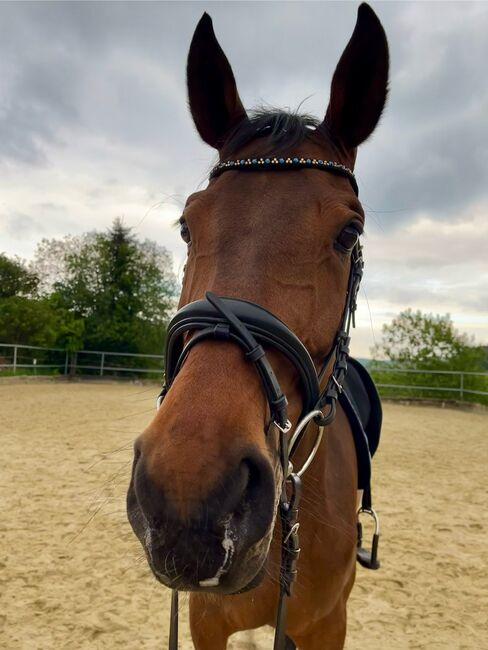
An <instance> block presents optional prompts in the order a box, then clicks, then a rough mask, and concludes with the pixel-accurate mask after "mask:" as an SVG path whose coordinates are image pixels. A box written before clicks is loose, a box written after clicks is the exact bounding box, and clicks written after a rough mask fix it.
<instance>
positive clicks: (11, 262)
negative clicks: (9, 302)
mask: <svg viewBox="0 0 488 650" xmlns="http://www.w3.org/2000/svg"><path fill="white" fill-rule="evenodd" d="M38 284H39V278H38V276H37V275H36V274H35V273H33V272H32V271H29V270H28V269H27V268H26V266H25V264H24V263H23V262H22V261H21V260H20V259H18V258H17V259H11V258H9V257H7V255H5V254H4V253H0V299H1V298H11V297H12V296H32V295H34V294H35V293H36V291H37V286H38Z"/></svg>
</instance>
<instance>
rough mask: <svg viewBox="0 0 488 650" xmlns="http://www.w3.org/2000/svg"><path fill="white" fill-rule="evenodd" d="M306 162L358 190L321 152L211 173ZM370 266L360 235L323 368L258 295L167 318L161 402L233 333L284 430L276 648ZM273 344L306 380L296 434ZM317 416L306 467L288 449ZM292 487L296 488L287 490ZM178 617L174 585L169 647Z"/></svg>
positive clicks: (199, 304) (208, 301)
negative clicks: (310, 475)
mask: <svg viewBox="0 0 488 650" xmlns="http://www.w3.org/2000/svg"><path fill="white" fill-rule="evenodd" d="M300 169H317V170H321V171H327V172H329V173H333V174H336V175H340V176H343V177H345V178H347V179H348V180H349V182H350V183H351V185H352V188H353V190H354V192H355V194H356V195H358V186H357V183H356V179H355V177H354V174H353V173H352V171H351V170H350V169H348V168H347V167H345V166H344V165H342V164H340V163H337V162H333V161H324V160H318V159H315V158H303V157H300V158H298V157H291V158H290V157H287V158H277V157H269V158H246V159H241V160H227V161H224V162H221V163H219V164H218V165H216V166H215V167H214V168H213V170H212V171H211V173H210V178H211V179H212V178H216V177H218V176H220V175H221V174H223V173H224V172H226V171H249V172H254V171H291V170H300ZM363 266H364V264H363V258H362V250H361V245H360V244H359V242H358V243H357V244H356V245H355V247H354V248H353V250H352V253H351V268H350V271H349V280H348V287H347V294H346V300H345V306H344V311H343V314H342V318H341V323H340V326H339V329H338V331H337V333H336V336H335V339H334V343H333V345H332V347H331V349H330V351H329V353H328V354H327V356H326V357H325V359H324V360H323V363H322V365H321V368H320V370H319V372H317V371H316V369H315V366H314V363H313V361H312V359H311V357H310V354H309V353H308V350H307V349H306V347H305V346H304V344H303V343H302V342H301V341H300V339H299V338H298V337H297V336H296V335H295V334H294V333H293V332H292V331H291V330H290V329H289V328H288V327H287V326H286V325H285V323H284V322H283V321H282V320H280V319H279V318H277V317H276V316H275V315H274V314H272V313H271V312H269V311H268V310H267V309H265V308H264V307H261V306H260V305H258V304H256V303H254V302H250V301H247V300H240V299H238V298H226V297H220V296H217V295H216V294H214V293H211V292H207V293H206V294H205V298H204V299H203V300H197V301H195V302H192V303H189V304H187V305H185V306H184V307H182V308H181V309H179V310H178V312H177V313H176V315H175V316H174V318H173V319H172V320H171V322H170V323H169V326H168V334H167V342H166V355H165V363H166V372H165V383H164V386H163V389H162V390H161V393H160V394H159V397H158V408H159V406H160V405H161V402H162V400H163V399H164V397H165V395H166V393H167V392H168V390H169V389H170V388H171V385H172V383H173V381H174V379H175V377H176V376H177V374H178V372H179V371H180V370H181V368H182V366H183V364H184V362H185V360H186V358H187V357H188V355H189V353H190V352H191V350H192V349H193V348H194V347H195V345H197V344H198V343H200V342H201V341H206V340H217V341H230V342H233V343H235V344H236V345H238V346H239V347H240V348H242V350H243V353H244V356H245V358H246V359H247V360H248V361H249V362H251V363H253V364H254V366H255V368H256V371H257V373H258V376H259V378H260V380H261V383H262V386H263V390H264V393H265V395H266V399H267V402H268V406H269V414H270V418H269V424H268V426H267V428H266V429H267V432H269V431H270V430H272V428H273V427H276V428H277V429H278V430H279V433H280V462H281V467H282V472H283V482H282V490H281V496H280V505H279V514H280V519H281V526H282V558H281V572H280V596H279V603H278V616H277V622H276V633H275V641H274V650H283V649H284V648H285V643H286V637H285V625H286V598H285V596H290V595H291V593H292V585H293V582H294V581H295V579H296V574H297V570H296V563H297V560H298V555H299V553H300V548H299V541H298V526H299V524H298V504H299V500H300V493H301V480H300V477H301V475H302V474H303V472H304V471H305V470H306V469H307V467H308V466H309V464H310V463H311V461H312V459H313V457H314V456H315V453H316V452H317V450H318V447H319V444H320V440H321V438H322V432H323V428H324V427H325V426H327V425H329V424H330V423H331V422H332V421H333V419H334V417H335V414H336V405H337V400H338V397H339V394H340V392H341V391H342V382H343V380H344V377H345V376H346V372H347V357H348V354H349V341H350V337H349V332H350V328H351V326H353V327H354V326H355V320H354V315H355V311H356V299H357V294H358V291H359V285H360V282H361V278H362V275H363ZM188 333H190V334H191V338H189V340H188V341H187V342H186V343H185V335H186V334H188ZM267 349H274V350H277V351H278V352H280V353H281V354H282V355H284V356H285V357H286V358H287V359H288V361H289V362H290V363H291V364H292V365H293V366H294V368H295V370H296V372H297V374H298V377H299V380H300V392H301V396H302V412H301V416H300V419H299V422H298V424H297V426H296V428H295V431H294V432H293V435H292V436H291V439H290V440H288V436H287V434H288V433H289V431H290V430H291V429H292V424H291V422H290V420H289V419H288V408H287V406H288V402H287V399H286V396H285V395H284V393H283V391H282V390H281V387H280V384H279V382H278V379H277V377H276V375H275V373H274V371H273V368H272V366H271V364H270V362H269V360H268V358H267V356H266V350H267ZM332 359H334V363H333V367H332V372H331V374H330V376H329V378H328V380H327V382H326V384H325V387H324V388H323V390H321V389H320V384H321V382H322V379H323V378H324V376H325V373H326V371H327V368H328V366H329V362H330V361H331V360H332ZM311 421H313V422H314V423H315V424H316V425H317V426H318V434H317V437H316V440H315V444H314V445H313V448H312V450H311V452H310V454H309V456H308V458H307V460H306V461H305V463H304V464H303V465H302V467H301V468H300V469H299V470H295V469H294V468H293V465H292V463H291V462H290V460H289V456H290V454H291V453H292V451H293V449H294V448H295V447H296V445H297V444H298V443H299V441H300V439H301V436H302V434H303V433H304V431H305V430H306V428H307V426H308V424H309V423H310V422H311ZM287 487H288V490H287ZM288 492H289V493H290V496H288ZM177 621H178V594H177V592H176V591H173V596H172V600H171V626H170V639H169V650H177V647H178V627H177V625H178V623H177Z"/></svg>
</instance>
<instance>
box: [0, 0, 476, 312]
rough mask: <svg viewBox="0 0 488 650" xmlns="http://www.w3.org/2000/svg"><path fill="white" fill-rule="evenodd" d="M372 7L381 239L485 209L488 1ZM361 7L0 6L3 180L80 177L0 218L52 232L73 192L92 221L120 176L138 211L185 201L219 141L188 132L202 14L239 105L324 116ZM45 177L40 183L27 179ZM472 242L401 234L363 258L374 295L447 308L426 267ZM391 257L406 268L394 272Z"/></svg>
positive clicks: (469, 300)
mask: <svg viewBox="0 0 488 650" xmlns="http://www.w3.org/2000/svg"><path fill="white" fill-rule="evenodd" d="M373 6H374V8H375V9H376V11H377V13H378V15H379V16H380V18H381V20H382V22H383V24H384V26H385V29H386V31H387V34H388V37H389V41H390V47H391V62H392V79H391V92H390V99H389V103H388V106H387V109H386V111H385V115H384V117H383V119H382V122H381V124H380V127H379V128H378V130H377V132H376V133H375V134H374V136H373V137H372V139H371V142H368V143H366V145H365V146H364V147H362V150H361V151H360V152H359V157H358V165H357V173H358V178H359V181H360V186H361V197H362V199H363V201H364V203H365V208H366V212H367V216H368V221H369V226H368V229H369V231H370V233H371V235H370V236H371V239H372V240H373V239H374V238H375V236H377V235H378V233H380V234H384V239H381V237H379V238H380V239H381V241H382V245H384V247H385V248H387V247H388V245H389V239H388V238H389V237H390V244H391V238H392V237H393V234H394V233H393V232H392V231H394V230H397V231H399V232H402V231H403V230H404V229H406V227H407V226H408V225H409V224H411V223H412V222H413V221H414V219H416V218H417V217H418V215H419V214H426V215H427V216H429V217H430V219H432V220H437V221H438V222H439V223H442V222H443V221H445V222H450V223H454V222H455V221H456V220H457V219H458V218H459V215H460V214H462V215H463V217H462V218H463V219H464V218H466V215H467V214H469V209H470V206H471V205H482V204H485V205H488V190H487V188H486V179H487V178H488V156H487V153H486V152H487V151H488V129H487V126H486V115H487V114H488V84H487V80H486V63H485V62H486V61H487V60H488V40H487V39H486V33H487V32H488V4H483V3H478V4H475V3H459V4H456V3H379V2H378V3H373ZM356 9H357V6H356V5H355V4H354V3H343V2H338V3H333V2H332V3H319V2H311V3H306V2H297V3H294V2H282V3H278V2H272V3H267V2H258V3H251V2H232V3H231V2H226V3H225V2H209V3H205V4H202V3H200V2H184V3H182V2H161V3H153V2H150V3H145V2H138V3H82V2H74V3H0V163H1V161H2V160H3V161H4V162H7V166H8V169H9V176H8V178H9V181H8V182H9V183H12V184H13V183H16V184H17V186H18V187H19V188H20V191H19V192H18V193H17V194H16V196H18V195H21V191H22V188H23V186H24V185H26V186H29V181H30V178H31V177H30V176H29V174H30V173H32V174H35V172H36V167H39V166H42V167H43V173H45V172H46V170H52V171H53V176H52V180H51V181H50V180H49V177H48V176H46V177H45V178H46V183H49V182H51V183H53V184H55V183H56V182H58V177H57V176H56V172H59V170H62V171H63V172H64V174H65V175H66V174H68V175H69V174H71V175H72V176H73V177H74V176H77V177H78V176H79V177H83V179H84V180H83V182H80V185H79V186H78V187H77V189H76V190H75V189H73V191H72V193H71V194H70V187H69V186H67V187H63V188H62V189H63V198H59V201H60V205H59V206H57V208H58V209H56V206H54V205H52V206H51V207H50V208H49V209H48V207H45V209H44V211H42V209H41V208H38V205H39V204H40V203H43V202H44V203H47V202H48V201H47V200H46V201H44V199H43V198H42V197H40V198H35V197H33V196H31V201H30V203H29V205H31V206H32V208H31V209H32V210H35V211H37V210H39V212H38V213H36V214H34V213H33V215H32V216H31V217H30V216H29V215H27V214H26V209H25V206H21V205H18V206H15V209H13V208H11V210H12V211H11V212H10V213H9V214H7V215H6V219H5V222H6V223H7V224H8V225H7V226H6V227H7V228H9V229H10V228H11V225H10V224H12V223H18V224H19V225H21V226H22V228H23V231H24V233H25V234H24V237H25V238H27V237H31V238H32V239H36V238H38V236H39V227H40V226H39V223H40V221H39V214H41V213H42V214H43V218H42V224H43V225H42V227H43V228H45V229H46V233H47V235H48V236H49V233H53V234H54V233H56V234H57V233H58V232H60V229H61V225H62V223H63V220H62V211H63V209H65V210H66V211H69V208H68V207H67V206H69V205H73V203H72V202H71V203H70V200H69V197H76V199H78V198H79V199H80V202H81V203H82V204H81V205H80V206H79V215H87V216H86V218H87V219H88V218H90V219H91V221H90V223H91V224H92V223H95V221H94V219H93V214H94V212H95V208H96V206H97V204H98V203H99V202H100V201H102V200H103V201H104V202H105V203H104V204H107V203H108V198H107V197H110V194H111V193H112V194H113V197H114V204H115V203H116V199H117V197H120V196H125V195H124V194H123V192H122V191H121V188H127V187H129V186H130V187H133V186H137V187H138V188H141V187H144V188H147V192H146V195H144V193H143V192H140V193H139V194H138V195H137V196H140V197H142V198H141V199H140V200H141V209H140V212H141V218H142V217H143V215H144V214H145V212H146V210H148V209H149V208H151V206H152V205H153V204H156V203H158V201H162V200H164V199H165V197H167V196H173V195H176V194H177V195H178V197H181V198H183V197H184V196H185V195H188V194H189V193H190V192H192V191H194V190H195V189H196V188H197V187H199V186H200V187H201V186H202V185H203V184H204V183H205V181H206V172H207V170H208V169H209V166H210V162H211V160H212V159H213V157H214V154H215V152H213V151H212V150H211V149H209V148H208V147H207V146H206V145H204V144H203V143H201V142H200V140H199V138H198V136H197V134H196V132H195V129H194V127H193V125H192V122H191V118H190V116H189V113H188V110H187V106H186V89H185V62H186V54H187V50H188V46H189V43H190V40H191V36H192V33H193V30H194V28H195V25H196V23H197V21H198V19H199V18H200V16H201V14H202V13H203V11H204V10H207V11H208V12H209V13H210V14H211V15H212V16H213V18H214V26H215V30H216V33H217V36H218V38H219V40H220V42H221V44H222V46H223V48H224V50H225V51H226V53H227V55H228V57H229V60H230V62H231V64H232V66H233V69H234V72H235V74H236V78H237V81H238V85H239V90H240V93H241V96H242V97H243V100H244V102H245V103H246V105H247V106H252V105H254V104H256V103H260V102H261V101H263V100H264V101H265V102H269V103H270V104H278V105H280V104H281V105H287V106H291V107H296V106H297V105H298V104H299V103H300V102H301V101H302V100H303V99H304V98H305V97H308V96H310V98H309V99H308V100H307V101H306V103H305V105H304V110H307V111H310V112H312V113H315V114H316V115H318V116H322V115H323V114H324V112H325V109H326V106H327V102H328V95H329V84H330V79H331V75H332V73H333V70H334V67H335V65H336V63H337V61H338V59H339V56H340V54H341V52H342V50H343V49H344V47H345V45H346V43H347V40H348V39H349V36H350V34H351V33H352V29H353V27H354V22H355V16H356ZM12 161H14V162H15V165H14V167H15V166H16V168H18V169H17V172H16V173H17V175H15V173H14V171H12V166H11V162H12ZM4 178H5V176H3V177H2V179H1V180H0V183H3V182H5V181H4ZM43 178H44V177H43ZM85 181H86V182H85ZM39 185H40V182H39V180H38V179H37V178H36V180H35V182H33V183H32V186H33V187H34V188H38V187H39ZM81 186H82V187H83V188H85V189H84V190H81V189H80V187H81ZM73 187H74V186H73ZM0 191H1V189H0ZM35 191H39V189H33V192H35ZM83 191H84V192H85V194H83V193H82V192H83ZM144 202H145V203H144ZM61 204H62V205H61ZM65 206H66V207H65ZM18 213H21V215H23V216H20V217H19V214H18ZM112 216H114V215H112V214H110V215H107V220H110V219H111V218H112ZM83 218H84V217H83ZM17 219H18V221H16V220H17ZM29 219H31V220H30V221H29ZM80 220H82V217H81V216H80V217H79V218H78V221H80ZM155 222H156V220H155ZM78 225H79V224H78ZM105 225H106V224H105V223H103V224H102V223H101V227H104V226H105ZM70 227H71V222H70V221H69V216H67V217H66V221H65V228H66V230H68V229H69V228H70ZM79 227H82V226H81V225H79ZM4 229H5V226H4ZM383 231H386V234H385V233H384V232H383ZM4 232H5V230H4ZM43 234H44V233H43ZM51 236H53V235H51ZM469 245H470V244H469V242H468V241H467V240H466V241H465V240H461V241H460V243H459V245H457V248H456V244H455V242H454V243H453V242H451V244H450V246H451V248H450V249H449V251H447V252H446V250H445V249H443V250H442V251H441V250H436V241H435V239H433V240H432V246H431V248H430V250H427V249H426V248H425V247H422V246H420V245H416V244H415V240H414V238H411V239H409V241H408V245H407V246H406V247H405V248H402V247H401V246H398V245H397V247H396V248H392V250H394V251H395V254H396V257H395V256H393V258H392V257H390V258H388V257H387V256H383V257H382V258H381V260H379V261H377V262H376V261H374V260H372V262H371V264H368V267H367V275H366V279H367V282H369V281H368V278H370V282H369V285H370V290H372V291H373V293H374V295H375V296H378V297H380V296H381V295H383V296H388V299H389V300H390V299H391V300H392V301H394V300H396V302H395V303H394V304H398V305H399V306H401V304H402V303H401V300H405V301H409V304H410V303H411V304H415V301H416V300H417V299H418V300H420V301H423V300H424V299H425V298H426V297H427V298H426V299H427V301H430V300H432V301H435V300H437V301H438V304H439V305H443V304H447V303H446V302H445V299H444V298H443V296H442V295H441V294H440V293H436V292H433V291H431V290H429V291H430V293H429V292H427V293H426V292H425V290H424V289H423V288H422V285H421V284H420V281H421V274H424V276H425V277H431V278H432V277H433V278H436V277H441V276H442V274H443V273H448V272H449V271H448V270H447V271H446V269H448V267H449V268H450V267H452V266H453V265H455V264H462V263H463V260H466V262H468V261H469V263H470V264H471V266H470V267H469V269H470V270H471V271H472V270H473V269H474V268H475V267H474V266H473V265H474V259H476V261H477V264H481V263H482V262H483V259H482V254H481V252H480V251H479V250H478V249H475V250H474V252H470V250H469ZM439 248H440V246H439ZM393 264H395V265H396V266H398V267H400V268H401V269H402V271H403V270H405V269H410V270H412V269H413V271H415V273H414V274H413V275H410V274H409V275H406V274H403V275H401V274H400V275H399V276H398V275H396V274H395V273H391V268H392V265H393ZM460 268H461V267H460ZM477 269H478V267H476V270H477ZM460 272H461V271H460ZM442 277H446V276H442ZM406 282H411V286H410V289H409V290H407V291H406V292H404V293H402V292H399V291H398V290H397V289H396V284H397V283H398V285H399V286H402V283H403V285H404V284H405V283H406ZM373 285H374V286H373ZM371 287H373V288H371ZM395 296H396V298H395ZM477 296H479V299H478V298H477ZM481 297H483V298H485V293H484V290H483V287H482V285H481V284H477V285H476V286H475V285H473V288H472V289H469V290H468V289H466V291H464V298H462V300H464V303H463V305H464V306H465V308H469V309H475V310H476V309H477V307H476V305H477V304H479V305H481V304H482V301H481ZM443 300H444V302H442V301H443ZM484 304H486V302H485V303H484Z"/></svg>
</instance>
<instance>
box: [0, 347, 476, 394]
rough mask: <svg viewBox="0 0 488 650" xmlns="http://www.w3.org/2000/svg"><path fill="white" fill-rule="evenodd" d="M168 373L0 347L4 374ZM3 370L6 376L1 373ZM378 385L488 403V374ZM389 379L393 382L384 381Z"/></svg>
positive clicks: (396, 376)
mask: <svg viewBox="0 0 488 650" xmlns="http://www.w3.org/2000/svg"><path fill="white" fill-rule="evenodd" d="M163 369H164V356H163V355H161V354H134V353H132V352H107V351H92V350H78V351H77V352H66V351H65V350H62V349H59V348H42V347H36V346H32V345H13V344H8V343H0V375H1V374H18V375H20V374H29V375H33V374H34V375H35V374H39V375H45V374H60V375H91V376H99V377H104V376H107V375H109V376H120V377H123V376H129V375H131V374H132V375H139V376H140V375H146V376H154V377H160V376H161V375H162V373H163ZM2 371H3V373H2ZM370 371H371V373H372V375H373V378H374V379H375V382H376V386H377V387H378V389H379V391H380V393H381V394H382V395H384V396H392V397H410V396H418V397H433V396H437V397H440V398H446V399H449V398H450V399H459V400H461V401H464V400H469V401H480V402H483V403H488V372H465V371H457V370H418V369H412V368H395V367H389V366H386V365H385V366H383V365H382V366H379V367H374V366H373V367H372V368H370ZM385 375H386V377H388V378H390V377H391V380H389V381H385V378H386V377H385Z"/></svg>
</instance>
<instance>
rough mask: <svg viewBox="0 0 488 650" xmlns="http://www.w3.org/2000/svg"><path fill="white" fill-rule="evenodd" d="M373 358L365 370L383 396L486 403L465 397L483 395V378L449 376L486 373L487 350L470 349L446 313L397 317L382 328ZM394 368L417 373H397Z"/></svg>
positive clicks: (486, 383)
mask: <svg viewBox="0 0 488 650" xmlns="http://www.w3.org/2000/svg"><path fill="white" fill-rule="evenodd" d="M372 354H373V358H374V361H373V362H372V363H371V365H370V370H371V371H372V375H373V378H374V380H375V381H376V383H377V384H380V392H381V394H383V395H385V396H389V397H423V398H434V399H463V400H469V401H476V402H482V403H486V401H487V399H486V397H484V396H482V395H480V394H479V393H475V392H473V393H470V392H469V391H485V392H486V391H488V378H487V377H484V376H478V375H473V374H466V375H464V376H462V377H461V375H460V374H457V373H453V372H452V371H464V372H467V373H473V372H478V371H479V372H483V371H485V370H486V349H485V348H483V347H481V346H475V345H474V342H473V340H471V339H469V338H468V336H467V335H466V334H459V333H458V332H457V331H456V330H455V329H454V326H453V323H452V320H451V318H450V317H449V315H448V314H446V315H443V316H440V315H435V316H434V315H432V314H423V313H422V312H420V311H412V310H411V309H407V310H406V311H403V312H401V313H400V314H399V315H398V316H397V317H396V318H394V319H393V320H392V322H391V323H390V324H389V325H383V337H382V341H381V343H380V344H379V345H376V346H375V347H374V348H373V349H372ZM396 368H401V369H407V370H420V371H422V372H402V371H398V372H397V371H396V370H395V369H396ZM439 371H447V372H446V374H442V372H439ZM395 386H401V388H396V387H395ZM427 387H429V388H427ZM461 387H462V388H463V390H462V391H461Z"/></svg>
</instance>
